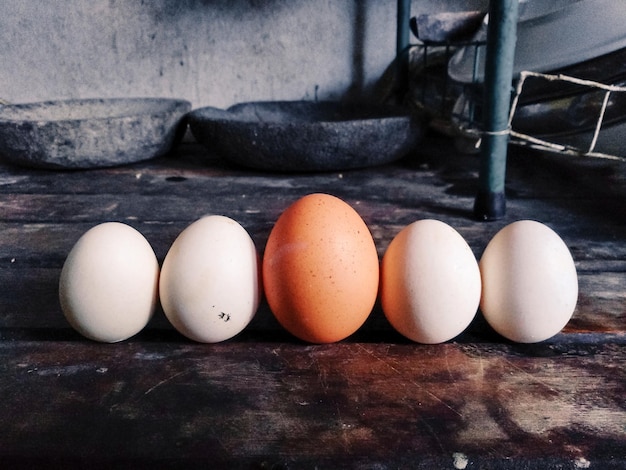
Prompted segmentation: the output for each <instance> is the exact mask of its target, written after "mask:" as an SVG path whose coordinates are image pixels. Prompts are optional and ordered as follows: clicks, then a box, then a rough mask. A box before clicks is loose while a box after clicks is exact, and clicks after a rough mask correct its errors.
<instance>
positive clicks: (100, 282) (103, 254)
mask: <svg viewBox="0 0 626 470" xmlns="http://www.w3.org/2000/svg"><path fill="white" fill-rule="evenodd" d="M158 280H159V263H158V260H157V258H156V255H155V254H154V251H153V249H152V247H151V246H150V244H149V243H148V241H147V240H146V239H145V238H144V236H143V235H142V234H141V233H139V232H138V231H137V230H135V229H134V228H132V227H130V226H128V225H125V224H122V223H118V222H106V223H103V224H100V225H97V226H95V227H93V228H91V229H90V230H88V231H87V232H85V233H84V234H83V235H82V236H81V237H80V238H79V239H78V241H77V242H76V244H75V245H74V247H73V248H72V250H71V251H70V253H69V254H68V256H67V259H66V260H65V263H64V264H63V269H62V271H61V277H60V279H59V300H60V303H61V308H62V310H63V313H64V315H65V317H66V318H67V321H68V322H69V323H70V325H71V326H72V327H73V328H74V329H76V330H77V331H78V332H79V333H81V334H82V335H84V336H86V337H87V338H90V339H93V340H96V341H101V342H107V343H114V342H117V341H122V340H124V339H127V338H130V337H131V336H134V335H135V334H137V333H139V331H141V330H142V329H143V328H144V327H145V326H146V324H147V323H148V321H149V320H150V318H151V317H152V315H153V313H154V310H155V308H156V305H157V301H158Z"/></svg>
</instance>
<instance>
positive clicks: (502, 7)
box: [474, 0, 518, 220]
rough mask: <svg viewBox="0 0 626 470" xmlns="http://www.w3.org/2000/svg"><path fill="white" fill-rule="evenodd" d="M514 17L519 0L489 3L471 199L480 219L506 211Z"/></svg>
mask: <svg viewBox="0 0 626 470" xmlns="http://www.w3.org/2000/svg"><path fill="white" fill-rule="evenodd" d="M517 17H518V0H491V1H490V2H489V27H488V30H487V56H486V58H485V97H484V104H483V110H484V121H483V136H482V144H481V164H480V176H479V188H478V194H477V196H476V200H475V202H474V215H475V216H476V217H477V218H478V219H480V220H497V219H500V218H502V217H504V214H505V213H506V196H505V194H504V180H505V173H506V157H507V146H508V143H509V129H508V122H509V111H510V106H511V87H512V80H513V61H514V58H515V42H516V40H517Z"/></svg>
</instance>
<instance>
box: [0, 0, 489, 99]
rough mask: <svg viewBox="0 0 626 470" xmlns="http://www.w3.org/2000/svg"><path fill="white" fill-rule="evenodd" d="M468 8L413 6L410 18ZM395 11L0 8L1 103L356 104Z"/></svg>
mask: <svg viewBox="0 0 626 470" xmlns="http://www.w3.org/2000/svg"><path fill="white" fill-rule="evenodd" d="M468 1H469V0H414V1H413V5H412V14H418V13H420V12H424V11H428V12H430V11H435V10H437V9H442V8H451V9H459V8H460V7H467V4H468V3H467V2H468ZM477 1H478V2H481V3H484V1H485V0H472V1H470V3H476V2H477ZM445 4H451V6H450V5H445ZM396 5H397V2H396V0H0V64H1V65H0V98H3V99H5V100H8V101H10V102H14V103H20V102H29V101H40V100H48V99H64V98H88V97H128V96H161V97H177V98H185V99H188V100H190V101H191V102H192V104H193V106H194V107H200V106H206V105H212V106H219V107H226V106H229V105H231V104H233V103H236V102H241V101H246V100H279V99H314V98H315V97H317V98H319V99H341V98H346V97H347V98H351V97H352V98H354V97H361V96H363V95H364V94H365V95H367V94H368V93H369V92H371V89H372V85H373V83H374V82H375V81H376V80H377V79H378V78H379V77H380V75H381V74H382V73H383V71H384V70H385V68H386V67H387V66H388V65H389V64H390V63H391V61H392V60H393V58H394V55H395V37H396V36H395V35H396Z"/></svg>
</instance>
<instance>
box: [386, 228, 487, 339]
mask: <svg viewBox="0 0 626 470" xmlns="http://www.w3.org/2000/svg"><path fill="white" fill-rule="evenodd" d="M480 292H481V280H480V271H479V269H478V263H477V261H476V257H475V256H474V254H473V253H472V250H471V248H470V247H469V245H468V244H467V242H466V241H465V240H464V239H463V237H462V236H461V235H460V234H459V233H458V232H457V231H456V230H455V229H454V228H452V227H451V226H449V225H448V224H445V223H444V222H440V221H438V220H432V219H426V220H419V221H417V222H414V223H412V224H410V225H408V226H407V227H405V228H404V229H403V230H401V231H400V232H399V233H398V234H397V235H396V237H395V238H394V239H393V240H392V241H391V243H390V244H389V247H388V248H387V250H386V252H385V254H384V256H383V259H382V263H381V287H380V300H381V306H382V309H383V312H384V314H385V316H386V317H387V319H388V320H389V323H391V325H392V326H393V327H394V328H395V329H396V330H397V331H398V332H399V333H401V334H402V335H404V336H406V337H407V338H409V339H411V340H413V341H416V342H419V343H427V344H435V343H442V342H444V341H448V340H450V339H452V338H454V337H455V336H457V335H459V334H460V333H462V332H463V330H465V329H466V328H467V326H468V325H469V324H470V323H471V322H472V320H473V318H474V317H475V315H476V312H477V311H478V303H479V301H480Z"/></svg>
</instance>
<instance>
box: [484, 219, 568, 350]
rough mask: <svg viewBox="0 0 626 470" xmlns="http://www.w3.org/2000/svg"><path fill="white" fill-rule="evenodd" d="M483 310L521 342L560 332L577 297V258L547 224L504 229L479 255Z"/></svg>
mask: <svg viewBox="0 0 626 470" xmlns="http://www.w3.org/2000/svg"><path fill="white" fill-rule="evenodd" d="M479 266H480V270H481V273H482V278H483V292H482V298H481V304H480V307H481V310H482V313H483V315H484V317H485V319H486V320H487V322H488V323H489V324H490V325H491V327H492V328H493V329H494V330H496V331H497V332H498V333H499V334H501V335H502V336H504V337H506V338H508V339H510V340H512V341H516V342H519V343H535V342H539V341H543V340H546V339H548V338H551V337H552V336H554V335H556V334H557V333H558V332H560V331H561V330H562V329H563V327H565V325H566V324H567V322H568V321H569V320H570V318H571V317H572V315H573V313H574V310H575V308H576V303H577V300H578V278H577V274H576V266H575V264H574V260H573V258H572V256H571V254H570V252H569V250H568V248H567V245H566V244H565V242H564V241H563V240H562V239H561V237H559V235H558V234H557V233H556V232H554V231H553V230H552V229H551V228H549V227H548V226H546V225H544V224H542V223H540V222H536V221H533V220H520V221H517V222H513V223H511V224H509V225H507V226H506V227H504V228H502V229H501V230H500V231H499V232H498V233H496V235H495V236H494V237H493V238H492V239H491V240H490V241H489V244H488V245H487V247H486V248H485V251H484V252H483V255H482V256H481V258H480V263H479Z"/></svg>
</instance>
